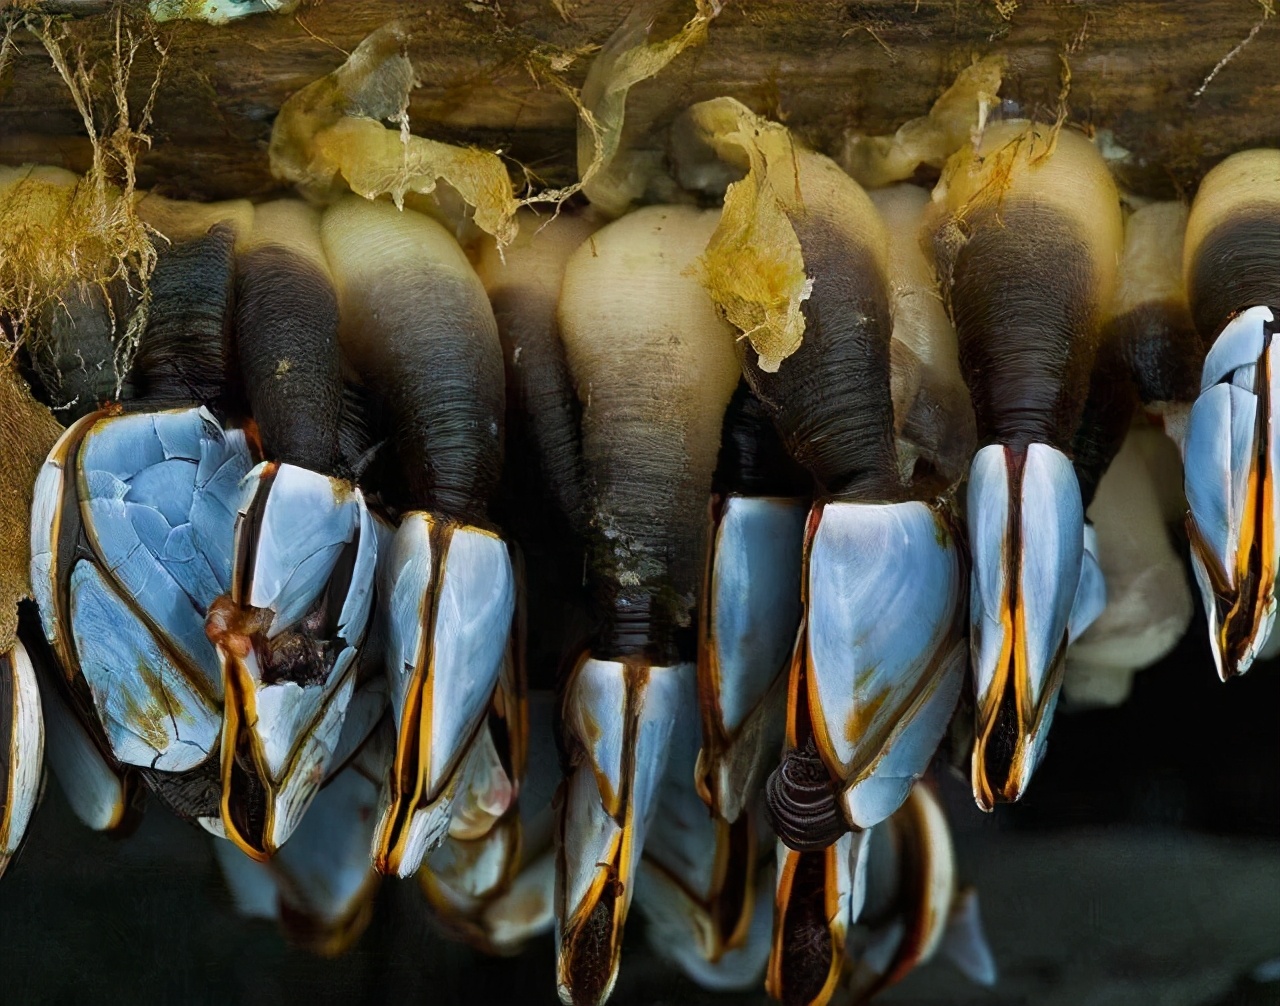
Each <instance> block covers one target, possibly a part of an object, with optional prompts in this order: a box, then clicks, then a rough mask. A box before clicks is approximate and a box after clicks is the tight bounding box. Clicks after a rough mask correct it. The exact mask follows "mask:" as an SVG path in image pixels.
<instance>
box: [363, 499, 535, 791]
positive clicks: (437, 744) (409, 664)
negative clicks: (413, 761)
mask: <svg viewBox="0 0 1280 1006" xmlns="http://www.w3.org/2000/svg"><path fill="white" fill-rule="evenodd" d="M438 531H443V533H442V534H440V533H437V532H438ZM379 576H380V579H381V581H382V586H381V589H382V592H383V596H384V597H386V598H387V602H386V604H387V629H386V636H387V638H386V668H387V676H388V680H389V681H390V684H391V708H392V712H393V713H394V715H395V719H396V726H397V727H398V728H403V719H404V710H405V706H406V703H407V702H408V700H409V695H410V692H411V690H412V689H415V688H417V689H421V690H422V691H423V693H424V694H423V696H422V708H423V709H424V710H430V717H431V718H430V722H429V723H424V724H423V725H422V728H423V730H424V731H429V732H428V733H427V737H428V738H429V747H428V750H429V752H430V762H429V766H428V769H427V793H428V794H429V795H432V796H434V794H436V793H438V792H439V790H440V787H441V786H442V785H443V784H444V783H445V782H446V780H447V779H448V778H449V776H450V775H451V774H452V772H453V770H454V768H455V766H456V765H457V764H458V759H459V758H460V757H461V756H462V753H463V750H464V748H465V746H466V744H467V743H468V742H469V741H470V739H471V737H472V735H473V734H474V733H475V729H476V726H477V725H478V724H479V722H480V720H481V718H482V717H483V716H484V714H485V711H486V710H487V709H488V708H489V703H490V701H491V700H492V698H493V691H494V689H495V688H496V687H497V684H498V676H499V674H500V672H501V670H502V661H503V656H504V654H505V653H506V649H507V640H508V635H509V633H510V631H511V619H512V617H513V615H514V613H515V575H514V573H513V571H512V568H511V556H510V554H509V553H508V551H507V546H506V545H505V544H504V543H503V541H502V540H501V539H500V538H498V537H497V536H496V535H494V534H492V533H490V532H488V531H483V530H481V529H479V528H474V527H454V528H448V527H445V528H439V525H438V522H437V520H436V519H435V518H433V517H432V516H431V515H430V514H426V513H420V512H415V513H410V514H408V515H406V516H405V518H404V520H403V521H402V522H401V524H400V527H399V528H398V529H397V530H396V533H395V536H394V538H393V539H392V544H391V553H390V555H389V556H388V557H387V559H386V560H385V561H384V562H383V563H382V564H381V567H380V570H379ZM433 606H434V616H435V617H434V620H432V619H431V612H432V607H433Z"/></svg>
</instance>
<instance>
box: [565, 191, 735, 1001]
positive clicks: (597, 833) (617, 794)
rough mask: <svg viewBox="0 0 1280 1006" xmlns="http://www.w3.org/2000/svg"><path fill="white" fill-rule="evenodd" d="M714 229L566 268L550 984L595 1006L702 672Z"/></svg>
mask: <svg viewBox="0 0 1280 1006" xmlns="http://www.w3.org/2000/svg"><path fill="white" fill-rule="evenodd" d="M716 219H717V217H716V214H715V213H707V212H699V211H696V210H693V209H685V208H662V207H654V208H649V209H644V210H640V211H637V212H635V213H632V214H630V215H629V216H625V217H623V218H622V219H621V220H618V221H616V222H615V223H612V224H610V225H609V226H608V227H606V228H604V229H603V230H601V231H598V232H597V233H596V234H595V235H593V236H592V237H591V238H589V239H588V240H587V241H586V243H584V244H583V245H582V246H580V247H579V248H578V250H577V251H576V252H575V253H574V255H573V256H572V257H571V258H570V260H569V264H568V267H567V269H566V271H565V277H564V284H563V288H562V290H561V295H560V331H561V336H562V338H563V340H564V346H565V350H566V355H567V359H568V363H569V369H570V372H571V374H572V376H573V380H574V383H575V384H576V387H577V392H578V399H579V402H580V403H581V407H582V449H583V465H584V470H585V473H586V478H587V486H588V490H589V496H588V503H587V507H586V509H585V513H586V519H585V521H584V523H583V525H582V531H583V533H584V535H585V536H586V538H587V540H588V543H589V551H588V564H587V578H588V585H589V588H590V590H591V592H592V595H593V598H594V602H595V605H596V607H597V611H598V614H599V617H600V621H601V629H600V632H599V634H598V637H597V638H596V639H595V641H594V642H593V643H592V644H591V645H590V647H589V648H588V650H587V652H586V653H585V654H583V656H582V658H581V659H580V660H579V661H578V663H577V665H576V667H575V668H574V669H573V671H572V672H571V673H570V675H569V677H568V680H567V681H566V682H565V684H564V687H563V689H562V703H563V707H562V713H561V722H562V743H563V747H564V749H565V754H566V756H567V759H568V770H569V775H568V778H567V779H566V780H565V783H564V786H563V790H562V794H561V809H560V816H559V822H558V832H559V851H558V862H557V870H558V880H557V904H556V922H557V930H558V937H559V962H558V965H557V984H558V986H559V990H560V996H561V998H562V999H563V1000H564V1001H565V1002H566V1003H593V1004H594V1003H599V1002H602V1001H603V1000H604V999H605V998H607V997H608V995H609V993H610V990H611V989H612V988H613V984H614V981H615V979H616V976H617V971H618V956H619V952H620V950H621V943H622V928H623V924H624V922H625V919H626V915H627V910H628V908H629V906H630V903H631V899H632V897H633V895H634V893H635V885H636V871H637V867H638V864H639V860H640V855H641V851H642V849H643V848H644V844H645V837H646V835H647V833H648V829H649V824H650V821H651V818H652V815H653V813H654V811H655V808H656V800H657V791H658V787H659V782H660V780H661V778H662V775H663V771H664V768H665V765H666V761H667V756H668V748H669V742H670V739H671V737H672V732H673V730H674V728H675V721H676V719H677V718H678V717H680V716H685V715H690V716H691V715H694V710H692V709H689V708H684V706H683V705H682V701H681V697H682V696H684V695H686V694H687V690H686V689H687V683H688V681H689V679H692V678H693V676H694V674H695V670H694V665H693V639H692V632H691V629H692V624H691V623H692V613H693V607H694V604H695V601H696V595H697V590H698V583H699V579H700V575H701V570H702V556H703V550H704V548H705V537H704V536H705V527H706V525H705V513H706V507H707V500H708V496H709V494H710V490H711V477H712V471H713V469H714V467H715V463H716V448H717V445H718V443H719V436H720V428H721V423H722V420H723V416H724V410H725V407H726V406H727V404H728V402H729V398H730V396H731V395H732V393H733V389H734V387H735V386H736V384H737V381H738V364H737V359H736V357H735V355H734V350H733V340H732V337H731V334H730V330H729V328H728V327H727V326H726V325H725V323H724V322H723V321H721V320H720V319H719V318H718V317H717V316H716V313H715V309H714V307H713V305H712V303H711V301H710V299H709V298H708V297H707V296H706V294H705V293H704V292H703V291H702V289H701V287H700V286H699V284H698V282H697V280H696V279H694V278H693V277H692V276H691V275H690V272H691V268H690V267H691V266H692V264H693V262H694V259H695V258H696V257H697V255H698V254H699V253H700V252H701V251H702V250H703V248H705V247H706V243H707V239H708V237H709V236H710V235H711V232H712V230H713V229H714V228H715V226H716Z"/></svg>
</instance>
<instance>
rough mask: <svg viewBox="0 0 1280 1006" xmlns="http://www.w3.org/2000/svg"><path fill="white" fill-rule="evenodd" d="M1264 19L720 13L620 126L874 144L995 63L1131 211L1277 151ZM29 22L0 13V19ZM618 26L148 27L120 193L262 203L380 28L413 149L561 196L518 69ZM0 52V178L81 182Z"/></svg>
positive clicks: (1095, 3) (42, 56)
mask: <svg viewBox="0 0 1280 1006" xmlns="http://www.w3.org/2000/svg"><path fill="white" fill-rule="evenodd" d="M1271 3H1272V0H1020V2H1014V0H854V2H832V0H785V2H784V0H776V2H769V0H726V3H725V5H724V11H723V13H722V14H721V16H720V17H719V18H717V19H716V21H715V22H714V23H713V24H712V27H711V31H710V38H709V40H708V42H707V44H706V45H704V46H701V47H698V48H696V49H693V50H690V51H689V52H687V53H685V54H683V55H682V56H680V57H678V58H677V60H676V61H675V62H674V63H673V64H672V65H671V66H670V67H669V68H668V70H667V71H665V72H664V73H663V75H662V76H661V77H660V78H659V79H658V80H657V81H653V82H648V83H645V84H642V85H640V86H638V87H636V88H635V89H634V91H633V92H632V97H631V100H630V105H629V115H630V116H632V117H633V118H634V120H635V121H636V122H639V123H655V124H661V123H662V121H663V120H664V119H669V118H670V117H671V115H673V114H674V113H675V112H676V111H677V110H678V109H679V108H681V107H683V106H684V105H685V104H687V103H688V102H690V101H695V100H701V99H704V98H710V97H714V96H716V95H720V94H729V95H733V96H735V97H737V98H739V99H741V100H743V101H744V102H746V103H747V104H749V105H751V106H752V107H753V108H754V109H756V110H757V111H760V112H764V113H767V114H770V115H773V116H778V117H783V118H785V120H786V121H787V123H788V124H789V125H790V126H792V127H793V128H794V129H796V130H797V131H798V132H799V133H800V134H801V135H803V136H804V137H806V138H807V139H808V140H809V141H810V142H811V143H813V144H814V145H816V146H817V147H818V148H819V149H825V150H832V149H834V148H835V146H836V145H838V142H839V140H840V138H841V136H842V135H843V134H844V133H845V132H846V131H848V130H851V129H852V130H859V131H864V132H872V133H875V132H887V131H891V130H892V129H894V128H895V127H896V126H897V125H899V124H900V123H901V122H903V121H905V120H906V119H908V118H911V117H913V116H916V115H920V114H923V113H924V112H925V111H926V110H927V109H928V107H929V105H930V103H931V102H932V101H933V100H934V98H936V97H937V95H938V94H939V93H940V92H941V91H942V90H943V89H944V88H945V87H946V85H947V84H948V83H950V81H951V80H952V79H953V78H954V76H955V73H956V72H957V70H959V69H960V68H961V67H963V66H965V65H966V64H967V63H968V62H969V61H970V60H972V59H973V58H974V57H975V56H977V55H982V54H987V53H1001V54H1003V55H1004V56H1005V57H1006V58H1007V60H1008V71H1007V75H1006V81H1005V86H1004V88H1003V91H1002V94H1003V96H1004V97H1006V98H1007V99H1010V100H1012V101H1014V102H1017V103H1018V105H1019V106H1020V107H1021V108H1022V109H1023V110H1025V111H1027V112H1030V113H1032V114H1039V115H1053V114H1054V113H1055V111H1056V109H1057V108H1058V106H1059V99H1060V95H1061V93H1062V92H1063V89H1064V78H1065V76H1066V70H1065V68H1067V67H1069V77H1070V82H1069V90H1068V92H1067V95H1066V104H1067V106H1068V108H1069V112H1070V117H1071V120H1072V121H1075V122H1078V123H1081V124H1083V125H1086V126H1089V127H1093V128H1097V129H1109V130H1111V131H1112V132H1113V134H1114V137H1115V141H1116V142H1117V143H1118V144H1120V145H1121V146H1122V147H1124V148H1126V149H1128V150H1129V151H1131V152H1132V154H1131V157H1130V158H1129V161H1128V163H1126V164H1125V165H1124V166H1123V167H1122V168H1121V172H1122V174H1123V175H1124V181H1125V182H1126V183H1127V184H1128V185H1129V186H1130V187H1132V188H1134V189H1135V190H1138V191H1141V192H1144V193H1149V194H1168V193H1170V192H1174V191H1187V190H1188V189H1189V188H1190V187H1192V186H1194V184H1195V182H1196V181H1197V180H1198V178H1199V177H1200V175H1201V174H1203V172H1204V171H1205V170H1207V168H1208V167H1210V166H1211V165H1212V164H1213V163H1214V162H1216V161H1217V160H1219V159H1220V158H1221V157H1223V156H1224V155H1226V154H1229V153H1231V152H1233V151H1235V150H1239V149H1242V148H1244V147H1249V146H1258V145H1276V144H1280V114H1277V113H1280V47H1278V45H1277V43H1278V42H1280V17H1272V16H1269V8H1270V5H1271ZM6 4H7V6H6ZM37 6H38V4H35V3H33V0H0V18H8V19H9V20H11V21H12V20H13V19H15V18H18V17H20V16H21V14H22V10H28V11H29V10H31V9H32V8H33V7H37ZM671 6H672V13H671V15H670V17H669V21H670V25H671V26H675V25H678V24H679V23H680V21H681V20H682V18H683V17H684V16H686V15H687V14H688V13H691V11H692V2H691V0H690V2H689V3H687V4H686V3H683V2H674V3H673V4H672V5H671ZM630 7H631V3H630V0H474V2H466V0H428V2H422V0H361V2H356V0H322V2H311V3H304V4H303V5H302V7H301V8H300V9H299V10H298V11H297V12H296V13H295V14H278V15H271V14H267V15H258V16H254V17H248V18H243V19H240V20H238V21H234V22H232V23H230V24H228V25H225V26H221V27H215V26H211V25H209V24H205V23H203V22H168V23H165V24H163V25H160V26H158V27H157V28H156V29H155V31H156V34H157V36H158V37H159V38H160V39H161V40H162V41H163V43H164V44H165V45H166V46H167V49H168V60H167V64H166V65H165V67H164V72H163V76H162V79H161V82H160V86H159V91H158V94H157V96H156V104H155V116H154V122H153V125H152V128H151V130H150V132H151V136H152V146H151V148H150V150H149V151H148V152H147V153H146V154H145V156H144V157H143V159H142V162H141V165H140V181H141V183H142V184H143V185H148V186H152V185H153V186H155V187H157V188H158V189H159V190H160V191H162V192H165V193H167V194H170V195H176V196H188V197H202V198H214V197H225V196H232V195H250V196H261V195H263V194H265V193H267V192H269V191H271V190H272V189H273V188H275V187H276V183H275V182H274V181H273V179H272V178H271V175H270V172H269V170H268V166H267V157H266V144H267V139H268V137H269V135H270V131H271V123H272V120H273V117H274V116H275V113H276V111H277V110H278V109H279V107H280V104H281V102H282V101H283V100H284V99H285V98H286V97H288V95H290V94H291V93H293V92H294V91H295V90H297V89H298V88H299V87H301V86H302V85H304V84H306V83H308V82H310V81H311V80H314V79H315V78H317V77H319V76H321V75H322V74H325V73H327V72H329V71H330V70H332V69H334V68H335V67H336V66H338V65H339V64H340V63H341V62H342V60H343V59H344V50H345V51H349V50H351V49H352V48H353V47H354V46H355V45H356V44H357V43H358V42H359V41H360V40H361V39H362V38H363V37H364V36H365V35H367V34H368V33H369V32H371V31H372V30H373V29H375V28H377V27H378V26H379V25H382V24H384V23H385V22H387V21H389V20H391V19H399V20H400V21H401V22H402V23H403V24H405V25H406V26H407V27H408V28H409V29H410V31H411V32H412V33H413V39H412V43H411V56H412V58H413V60H414V64H415V66H416V68H417V70H418V73H419V75H420V80H421V85H420V86H419V87H418V88H417V89H416V90H415V92H414V94H413V99H412V105H411V108H410V115H411V121H412V126H413V129H414V131H415V132H419V133H422V134H424V135H428V136H432V137H435V138H438V139H445V140H451V141H455V142H459V141H466V142H472V143H476V144H481V145H484V146H488V147H492V148H500V149H501V150H503V151H504V152H505V153H507V154H509V155H510V156H511V158H512V159H513V162H514V161H518V162H520V163H522V164H524V165H527V166H528V167H529V168H531V169H532V170H534V171H536V172H537V173H538V175H539V176H540V177H541V178H543V179H545V180H546V181H547V182H564V181H567V180H572V178H573V177H574V174H575V167H574V160H573V149H574V142H573V140H574V132H575V128H576V112H575V109H574V107H573V105H572V104H571V102H570V101H569V100H568V99H567V98H566V97H565V96H564V94H563V93H561V92H560V91H559V90H557V89H556V88H555V87H553V86H550V85H549V84H548V83H547V82H546V80H545V79H543V80H539V79H538V78H537V77H536V76H535V75H534V74H532V73H531V72H530V70H529V67H528V61H529V59H530V54H531V53H540V54H542V56H543V57H552V56H556V55H558V54H563V53H573V52H575V51H578V52H581V51H583V49H584V47H589V46H593V45H599V44H600V43H602V42H604V41H605V40H606V39H607V38H608V36H609V34H610V33H611V32H612V31H613V29H614V28H615V27H616V26H617V25H618V24H619V23H620V21H621V20H622V18H623V17H624V16H625V14H626V13H627V11H628V10H629V9H630ZM20 8H21V9H20ZM57 8H58V9H61V10H64V11H65V10H75V11H79V12H80V13H81V14H82V16H79V17H72V18H71V19H70V20H69V21H65V23H66V24H67V27H66V29H65V30H67V31H68V32H70V34H71V35H72V37H73V38H74V39H75V40H76V43H77V44H78V45H79V46H81V47H82V52H83V57H84V59H85V61H86V64H87V65H89V66H90V67H93V68H94V69H95V72H96V74H97V75H98V79H100V80H105V79H106V77H107V76H108V74H109V71H110V55H111V52H112V48H113V40H114V34H115V27H116V18H115V17H114V16H113V14H112V12H111V10H110V8H109V6H108V5H105V4H103V3H101V2H98V0H92V2H87V3H75V2H73V0H61V2H60V3H58V4H57ZM46 9H48V8H46ZM61 23H63V22H60V23H58V24H55V26H54V29H55V30H58V31H61V30H63V29H62V27H61V26H60V25H61ZM665 27H666V24H665V22H663V23H660V24H659V25H658V30H659V31H662V30H663V29H664V28H665ZM12 41H13V43H14V44H15V45H14V49H13V51H12V52H11V58H10V59H9V60H8V66H7V67H6V68H5V69H4V71H3V73H2V75H0V163H9V164H14V163H21V162H23V161H44V162H51V163H55V164H60V165H64V166H67V167H70V168H73V169H83V168H84V167H85V166H86V165H87V163H88V157H89V146H88V142H87V140H86V138H85V133H84V128H83V126H82V123H81V120H80V116H79V114H78V113H77V111H76V109H75V107H74V105H73V104H72V102H71V100H70V97H69V95H68V92H67V89H66V87H65V86H64V85H63V83H62V82H61V80H60V79H59V78H58V75H57V73H56V72H55V70H54V68H53V66H52V65H51V62H50V59H49V56H48V55H47V53H46V52H45V50H44V48H43V47H42V46H41V45H40V43H39V42H38V41H36V40H35V39H34V38H32V37H31V36H30V35H29V34H28V33H27V32H26V31H25V29H24V28H22V27H20V26H19V27H15V29H14V31H13V33H12ZM1242 43H1243V44H1242ZM1229 56H1230V58H1228V57H1229ZM535 58H536V57H535ZM1223 60H1226V62H1225V63H1223V62H1222V61H1223ZM156 61H157V56H156V51H155V49H154V48H153V47H152V46H151V45H150V44H149V43H148V44H146V45H144V46H143V48H142V49H140V50H139V53H138V56H137V58H136V59H135V62H134V67H133V74H132V81H131V84H130V94H131V96H132V98H133V100H134V105H135V108H136V107H138V106H139V105H140V104H141V102H142V101H143V99H144V98H145V95H146V92H147V88H148V86H149V84H150V82H151V80H152V78H153V76H154V70H155V65H156ZM589 61H590V55H589V54H583V55H580V56H578V57H577V58H576V59H574V60H573V61H572V63H571V64H570V65H569V66H568V68H567V69H566V70H565V71H564V73H563V77H564V79H565V80H567V81H568V82H569V83H571V84H574V85H577V84H580V83H581V81H582V79H583V77H584V76H585V73H586V69H587V66H588V65H589ZM544 62H545V60H544ZM1220 64H1221V65H1220ZM1215 67H1216V68H1217V72H1216V73H1215ZM1211 75H1212V76H1211ZM1206 79H1208V83H1207V85H1206V84H1205V81H1206ZM513 168H514V163H513ZM516 171H517V175H518V172H519V169H516Z"/></svg>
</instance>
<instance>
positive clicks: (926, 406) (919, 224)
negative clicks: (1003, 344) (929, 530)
mask: <svg viewBox="0 0 1280 1006" xmlns="http://www.w3.org/2000/svg"><path fill="white" fill-rule="evenodd" d="M867 195H869V196H870V197H871V201H872V203H874V204H875V207H876V209H877V210H879V211H880V216H881V218H882V219H883V220H884V224H885V228H886V230H887V231H888V233H889V272H888V278H889V296H890V299H891V310H892V312H893V342H892V343H891V344H890V346H889V355H890V360H891V364H892V365H891V371H892V373H891V380H890V386H891V388H892V389H893V420H894V424H893V425H894V430H895V432H896V433H897V440H898V460H899V464H900V465H901V467H902V470H903V476H904V478H905V479H907V480H908V481H916V482H919V483H921V484H922V485H932V486H934V487H936V488H937V490H938V491H939V492H941V491H943V490H945V489H949V488H950V487H951V486H954V485H956V484H957V483H958V482H960V480H961V479H963V478H964V475H965V473H966V471H967V470H968V467H969V459H970V458H972V457H973V450H974V441H975V437H976V432H975V429H974V419H973V405H972V404H971V403H970V401H969V389H968V388H967V387H965V383H964V378H963V377H961V375H960V360H959V355H958V347H957V345H956V330H955V327H954V326H953V325H952V324H951V319H950V318H949V317H947V310H946V307H945V306H944V305H943V303H942V291H941V290H940V289H939V288H938V279H937V276H936V274H935V272H934V268H933V263H932V262H931V261H930V260H929V258H928V256H926V255H925V250H924V248H923V247H922V246H921V238H922V237H923V236H924V235H925V225H926V219H927V216H928V210H929V205H930V203H929V192H928V190H927V189H924V188H921V187H920V186H918V185H910V184H900V185H890V186H889V187H888V188H883V189H871V190H870V191H868V193H867Z"/></svg>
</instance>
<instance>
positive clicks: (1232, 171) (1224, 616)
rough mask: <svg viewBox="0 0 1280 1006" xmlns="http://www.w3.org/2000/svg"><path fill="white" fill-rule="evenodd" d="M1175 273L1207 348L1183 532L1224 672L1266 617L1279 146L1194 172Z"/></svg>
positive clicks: (1191, 429)
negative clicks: (1179, 268) (1197, 176)
mask: <svg viewBox="0 0 1280 1006" xmlns="http://www.w3.org/2000/svg"><path fill="white" fill-rule="evenodd" d="M1183 270H1184V276H1185V279H1186V285H1187V297H1188V300H1189V302H1190V305H1191V315H1192V318H1193V319H1194V320H1195V325H1196V329H1197V331H1198V332H1199V333H1200V336H1201V337H1202V338H1203V339H1204V340H1205V342H1206V343H1207V344H1208V346H1209V351H1208V354H1207V355H1206V357H1205V361H1204V370H1203V372H1202V374H1201V377H1200V394H1199V397H1198V398H1196V400H1195V404H1194V405H1193V406H1192V408H1191V413H1190V416H1189V417H1188V420H1187V429H1186V439H1185V441H1184V442H1183V445H1182V446H1183V465H1184V469H1185V473H1186V493H1187V505H1188V507H1189V509H1190V514H1189V516H1188V518H1187V530H1188V533H1189V535H1190V537H1191V560H1192V568H1193V569H1194V570H1195V574H1196V582H1197V583H1198V584H1199V587H1200V593H1201V596H1202V598H1203V600H1204V607H1205V611H1206V613H1207V615H1208V619H1209V638H1210V641H1211V643H1212V645H1213V656H1214V661H1215V663H1216V664H1217V667H1218V674H1219V675H1220V676H1221V677H1222V678H1223V680H1225V679H1227V678H1229V677H1231V676H1233V675H1235V674H1243V673H1244V672H1245V671H1247V670H1248V669H1249V666H1250V665H1251V664H1252V663H1253V661H1254V658H1255V657H1256V656H1257V655H1258V652H1259V649H1260V648H1261V647H1262V645H1263V643H1264V642H1265V641H1266V639H1267V636H1268V634H1269V633H1270V632H1271V630H1272V626H1273V625H1274V623H1275V615H1276V589H1275V581H1276V574H1277V569H1278V566H1280V562H1278V560H1277V546H1276V535H1277V529H1278V527H1280V495H1278V494H1277V487H1276V477H1277V472H1278V471H1280V438H1278V437H1277V430H1276V424H1277V419H1276V415H1277V407H1276V404H1275V401H1276V397H1277V395H1280V366H1277V363H1276V359H1277V357H1276V353H1277V343H1276V341H1275V335H1276V333H1277V331H1280V322H1277V311H1280V150H1247V151H1244V152H1243V153H1239V154H1235V155H1234V156H1232V157H1229V158H1227V159H1226V160H1225V161H1223V162H1222V163H1221V164H1219V165H1218V166H1217V167H1216V168H1214V169H1213V170H1212V171H1210V172H1209V174H1208V175H1206V176H1205V178H1204V181H1203V182H1201V183H1200V189H1199V191H1198V192H1197V193H1196V198H1195V201H1194V202H1193V203H1192V205H1191V216H1190V219H1189V220H1188V221H1187V236H1186V242H1185V246H1184V253H1183Z"/></svg>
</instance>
